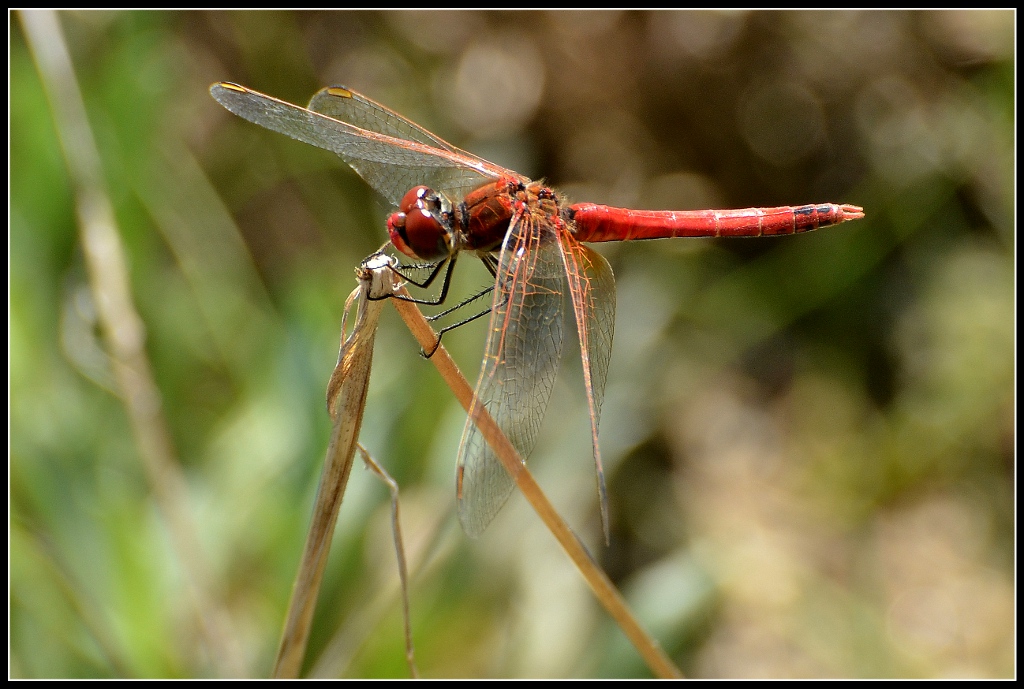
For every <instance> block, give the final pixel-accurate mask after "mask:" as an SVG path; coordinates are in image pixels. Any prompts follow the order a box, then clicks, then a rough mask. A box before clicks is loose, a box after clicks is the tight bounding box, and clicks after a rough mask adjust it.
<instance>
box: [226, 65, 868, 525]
mask: <svg viewBox="0 0 1024 689" xmlns="http://www.w3.org/2000/svg"><path fill="white" fill-rule="evenodd" d="M210 93H211V94H212V95H213V97H214V99H216V100H217V102H218V103H220V104H221V105H223V106H224V107H225V108H227V109H228V110H230V111H231V112H233V113H235V114H236V115H239V116H240V117H243V118H245V119H247V120H249V121H250V122H253V123H255V124H258V125H260V126H262V127H266V128H267V129H272V130H274V131H277V132H280V133H282V134H287V135H288V136H291V137H292V138H294V139H298V140H299V141H303V142H305V143H308V144H312V145H313V146H318V147H320V148H323V149H326V150H328V151H333V152H335V153H337V154H338V155H339V156H341V157H342V159H344V160H345V162H347V163H348V164H349V165H351V166H352V167H353V168H354V169H355V171H356V172H358V173H359V174H360V175H361V176H362V178H363V179H364V180H366V181H367V182H368V183H369V184H370V186H372V187H373V188H374V189H376V190H377V191H378V192H379V193H380V194H382V195H383V196H384V197H385V198H386V199H387V200H388V201H389V202H390V203H391V204H392V205H393V206H396V207H397V208H398V211H397V212H395V213H393V214H391V216H390V217H389V218H388V221H387V227H388V234H389V235H390V237H391V243H392V244H393V245H394V246H395V248H396V249H398V250H399V251H401V252H402V253H404V254H406V255H408V256H410V257H412V258H414V259H418V260H420V261H424V262H434V263H436V264H437V265H438V266H440V265H442V264H444V263H445V262H447V263H448V266H449V271H450V267H451V264H452V263H454V261H455V259H456V258H457V256H458V254H459V252H461V251H470V252H473V253H475V254H476V255H477V256H479V257H480V258H481V259H482V260H483V261H484V263H485V264H486V265H487V266H488V268H489V269H490V270H491V272H492V273H494V274H495V286H494V299H493V305H492V308H491V322H490V329H489V334H488V338H487V347H486V353H485V355H484V360H483V366H482V367H481V371H480V378H479V379H478V381H477V385H476V395H475V399H474V402H473V404H474V405H476V404H482V405H484V407H485V408H486V409H487V411H488V412H490V414H491V415H492V416H493V417H494V419H495V420H496V421H497V422H498V424H499V426H500V427H501V428H502V430H503V431H504V432H505V434H506V435H507V436H508V438H509V440H511V441H512V444H513V445H514V446H515V447H516V449H517V450H518V451H519V453H520V455H521V456H522V457H523V458H526V457H528V456H529V455H530V452H531V451H532V450H533V446H534V444H535V443H536V440H537V432H538V430H539V429H540V425H541V421H542V419H543V418H544V413H545V410H546V408H547V405H548V401H549V399H550V397H551V391H552V387H553V385H554V380H555V373H556V372H557V370H558V365H559V361H560V358H561V352H562V313H561V312H562V299H563V295H566V294H568V297H569V300H570V301H571V303H572V308H573V314H574V316H575V322H576V331H577V334H578V336H579V341H580V352H581V354H582V358H583V379H584V384H585V386H586V392H587V403H588V405H589V407H590V430H591V438H592V443H593V448H594V462H595V464H596V467H597V484H598V494H599V497H600V502H601V519H602V524H603V526H604V532H605V540H606V541H607V540H608V508H607V497H606V494H605V485H604V472H603V469H602V465H601V453H600V449H599V446H598V441H597V429H598V422H599V420H600V416H601V403H602V401H603V399H604V388H605V381H606V380H607V377H608V362H609V359H610V358H611V346H612V330H613V327H614V322H615V282H614V278H613V276H612V270H611V267H610V266H609V265H608V262H607V261H606V260H605V259H604V258H603V257H602V256H601V255H600V254H598V253H597V252H595V251H593V250H591V249H590V248H588V247H586V246H584V245H583V244H581V242H607V241H625V240H632V239H659V238H665V237H762V236H769V235H783V234H795V233H799V232H807V231H810V230H814V229H817V228H819V227H826V226H828V225H837V224H839V223H841V222H845V221H847V220H854V219H857V218H861V217H863V216H864V213H863V209H861V208H860V207H858V206H851V205H836V204H832V203H822V204H812V205H807V206H797V207H792V206H782V207H779V208H746V209H743V210H700V211H640V210H627V209H622V208H611V207H609V206H602V205H598V204H594V203H577V204H573V205H569V203H568V202H567V201H566V200H565V199H564V198H563V197H562V196H561V195H559V194H558V193H556V192H555V191H553V190H551V189H549V188H547V187H545V186H544V185H543V184H541V183H539V182H534V181H532V180H530V179H527V178H526V177H524V176H523V175H520V174H518V173H516V172H513V171H512V170H508V169H505V168H503V167H501V166H499V165H495V164H494V163H491V162H488V161H486V160H484V159H483V158H480V157H478V156H475V155H473V154H472V153H467V152H466V151H463V150H461V149H459V148H456V147H455V146H452V145H451V144H449V143H448V142H446V141H444V140H442V139H441V138H439V137H437V136H435V135H433V134H431V133H430V132H428V131H427V130H426V129H424V128H422V127H420V126H419V125H417V124H415V123H413V122H410V121H409V120H407V119H405V118H404V117H402V116H401V115H399V114H398V113H396V112H394V111H392V110H389V109H388V108H386V107H384V106H383V105H381V104H379V103H376V102H374V101H372V100H370V99H369V98H366V97H365V96H362V95H360V94H359V93H356V92H355V91H353V90H351V89H348V88H345V87H341V86H335V87H329V88H325V89H322V90H320V91H319V92H317V94H316V95H315V96H313V99H312V100H311V101H310V102H309V106H308V107H307V108H301V107H299V106H296V105H292V104H291V103H286V102H284V101H281V100H278V99H276V98H272V97H270V96H266V95H263V94H261V93H257V92H255V91H252V90H251V89H247V88H245V87H244V86H238V85H237V84H231V83H226V82H222V83H219V84H214V85H213V86H211V87H210ZM435 274H436V273H435ZM443 292H444V288H442V293H443ZM472 418H473V414H472V413H471V414H470V416H469V419H470V420H467V423H466V428H465V430H464V431H463V433H462V442H461V444H460V446H459V459H458V469H457V492H458V505H459V520H460V521H461V522H462V526H463V529H464V530H465V532H466V533H467V534H468V535H470V536H477V535H479V534H480V533H481V532H482V531H483V530H484V529H485V528H486V527H487V525H488V524H489V523H490V522H491V520H492V519H493V518H494V516H495V515H496V514H497V513H498V510H500V509H501V507H502V505H504V503H505V501H506V500H507V499H508V497H509V495H511V493H512V491H513V488H514V484H513V481H512V479H511V477H509V475H508V474H507V473H506V471H505V469H504V467H503V466H502V465H501V463H500V462H499V461H498V459H497V458H496V457H495V456H494V454H493V452H492V450H491V449H490V447H489V446H488V445H487V443H486V442H485V441H484V439H483V436H482V435H481V433H480V432H479V431H478V430H477V428H476V426H475V425H474V424H473V423H472V421H471V419H472Z"/></svg>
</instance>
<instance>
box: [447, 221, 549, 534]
mask: <svg viewBox="0 0 1024 689" xmlns="http://www.w3.org/2000/svg"><path fill="white" fill-rule="evenodd" d="M564 291H565V267H564V265H563V262H562V258H561V252H560V249H559V243H558V237H557V235H556V232H555V230H554V228H553V227H552V226H551V225H550V224H548V223H546V222H537V221H536V220H535V219H534V218H533V217H532V216H530V215H529V214H526V215H520V216H517V217H516V218H514V219H513V224H512V226H511V229H510V231H509V233H508V235H507V236H506V238H505V243H504V245H503V247H502V250H501V257H500V263H499V266H498V278H497V282H496V288H495V290H494V306H493V310H492V313H491V324H490V333H489V334H488V337H487V349H486V354H485V357H484V362H483V366H482V368H481V370H480V378H479V380H478V382H477V385H476V396H475V402H474V404H483V405H484V407H485V408H486V409H487V411H488V412H490V414H491V416H493V417H494V419H495V421H497V423H498V425H499V426H500V427H501V429H502V430H503V431H504V432H505V434H506V435H507V436H508V439H509V440H510V441H511V442H512V444H513V445H514V446H515V448H516V449H517V450H518V451H519V454H520V455H521V456H522V457H523V458H524V459H525V458H527V457H528V456H529V455H530V452H531V451H532V450H533V446H534V444H535V443H536V441H537V432H538V431H539V430H540V425H541V421H542V420H543V418H544V412H545V410H546V409H547V405H548V401H549V400H550V399H551V390H552V388H553V386H554V381H555V375H556V374H557V373H558V364H559V361H560V359H561V352H562V299H563V293H564ZM472 417H473V414H472V413H470V416H469V419H467V421H466V428H465V430H464V431H463V433H462V443H461V445H460V447H459V460H458V469H457V479H456V480H457V492H458V503H459V520H460V521H461V522H462V527H463V529H464V530H465V532H466V534H467V535H469V536H471V537H476V536H478V535H480V533H482V532H483V530H484V529H485V528H486V527H487V525H488V524H489V523H490V522H491V520H492V519H494V516H495V515H496V514H497V513H498V510H500V509H501V507H502V505H504V504H505V501H506V500H508V497H509V495H510V494H511V493H512V490H513V487H514V483H513V481H512V478H511V477H510V476H509V475H508V473H507V472H506V471H505V469H504V467H503V466H502V465H501V462H500V461H499V460H498V458H497V457H495V455H494V452H493V451H492V450H491V448H490V446H489V445H488V444H487V442H486V441H485V440H484V438H483V435H482V434H481V433H480V431H479V430H478V429H477V427H476V425H474V424H473V423H472V421H471V419H472Z"/></svg>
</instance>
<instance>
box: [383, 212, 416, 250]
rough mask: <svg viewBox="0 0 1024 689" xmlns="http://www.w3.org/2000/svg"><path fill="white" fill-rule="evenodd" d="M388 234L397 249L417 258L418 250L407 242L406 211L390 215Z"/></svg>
mask: <svg viewBox="0 0 1024 689" xmlns="http://www.w3.org/2000/svg"><path fill="white" fill-rule="evenodd" d="M388 236H389V237H390V238H391V243H392V244H394V246H395V248H396V249H398V250H399V251H401V252H402V253H403V254H405V255H406V256H409V257H411V258H416V252H415V251H413V250H412V249H411V248H410V247H409V245H408V244H406V242H405V213H392V214H391V215H389V216H388Z"/></svg>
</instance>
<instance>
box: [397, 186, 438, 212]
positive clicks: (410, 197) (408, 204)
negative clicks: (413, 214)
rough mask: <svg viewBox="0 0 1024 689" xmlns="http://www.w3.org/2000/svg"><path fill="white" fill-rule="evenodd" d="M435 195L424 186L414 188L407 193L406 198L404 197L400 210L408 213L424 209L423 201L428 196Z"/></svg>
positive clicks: (399, 206)
mask: <svg viewBox="0 0 1024 689" xmlns="http://www.w3.org/2000/svg"><path fill="white" fill-rule="evenodd" d="M433 193H434V192H433V191H432V190H431V189H430V187H425V186H423V185H422V184H421V185H419V186H417V187H413V188H412V189H410V190H409V191H407V192H405V196H403V197H402V200H401V201H400V202H399V204H398V210H400V211H402V212H403V213H408V212H409V211H411V210H412V209H414V208H424V207H425V202H424V201H423V199H424V198H425V197H427V196H431V195H433Z"/></svg>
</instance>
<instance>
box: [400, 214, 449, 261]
mask: <svg viewBox="0 0 1024 689" xmlns="http://www.w3.org/2000/svg"><path fill="white" fill-rule="evenodd" d="M447 235H448V231H447V230H446V229H445V227H444V225H442V224H441V221H440V220H438V219H437V218H436V217H435V216H433V215H431V214H430V213H428V212H427V211H425V210H423V209H422V208H417V209H416V210H414V211H411V212H409V213H407V214H406V216H405V241H406V243H407V244H408V245H409V247H410V248H411V249H412V250H413V251H415V252H416V255H417V256H419V257H420V258H422V259H423V260H425V261H434V260H437V259H440V258H445V257H446V256H447V255H448V245H447V242H446V241H445V239H446V237H447Z"/></svg>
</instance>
